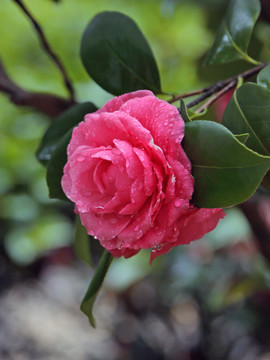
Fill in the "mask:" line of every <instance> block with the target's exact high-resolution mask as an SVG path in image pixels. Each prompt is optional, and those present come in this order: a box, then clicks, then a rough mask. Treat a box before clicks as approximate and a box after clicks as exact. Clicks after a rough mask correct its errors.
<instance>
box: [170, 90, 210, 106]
mask: <svg viewBox="0 0 270 360" xmlns="http://www.w3.org/2000/svg"><path fill="white" fill-rule="evenodd" d="M209 88H210V87H207V88H204V89H199V90H194V91H190V92H187V93H184V94H179V95H175V96H174V97H173V98H171V99H170V100H168V103H169V104H173V103H174V102H176V101H177V100H180V99H184V98H187V97H190V96H194V95H199V94H202V93H204V92H206V91H207V90H208V89H209Z"/></svg>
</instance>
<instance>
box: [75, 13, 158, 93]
mask: <svg viewBox="0 0 270 360" xmlns="http://www.w3.org/2000/svg"><path fill="white" fill-rule="evenodd" d="M81 59H82V62H83V64H84V67H85V69H86V71H87V72H88V74H89V75H90V76H91V77H92V78H93V80H95V82H96V83H98V84H99V85H100V86H101V87H102V88H103V89H105V90H106V91H108V92H109V93H111V94H114V95H121V94H123V93H127V92H131V91H135V90H139V89H149V90H152V91H153V92H154V93H161V87H160V77H159V71H158V68H157V64H156V61H155V59H154V56H153V53H152V51H151V49H150V47H149V45H148V43H147V41H146V39H145V38H144V36H143V34H142V32H141V31H140V29H139V28H138V26H137V25H136V23H135V22H134V21H133V20H132V19H131V18H130V17H128V16H126V15H124V14H121V13H119V12H109V11H106V12H102V13H100V14H98V15H97V16H95V17H94V19H93V20H92V21H91V22H90V23H89V25H88V26H87V28H86V30H85V32H84V34H83V37H82V42H81Z"/></svg>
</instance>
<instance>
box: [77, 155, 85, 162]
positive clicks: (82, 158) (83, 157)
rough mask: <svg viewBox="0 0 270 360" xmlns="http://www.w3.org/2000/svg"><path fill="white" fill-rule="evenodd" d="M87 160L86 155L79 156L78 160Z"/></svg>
mask: <svg viewBox="0 0 270 360" xmlns="http://www.w3.org/2000/svg"><path fill="white" fill-rule="evenodd" d="M84 160H85V156H78V157H77V161H79V162H83V161H84Z"/></svg>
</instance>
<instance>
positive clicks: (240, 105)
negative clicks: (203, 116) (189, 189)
mask: <svg viewBox="0 0 270 360" xmlns="http://www.w3.org/2000/svg"><path fill="white" fill-rule="evenodd" d="M268 74H269V76H268ZM268 81H269V82H270V72H269V69H267V68H265V69H263V70H262V71H261V72H260V74H259V76H258V83H259V84H260V85H257V84H253V83H246V84H244V85H243V86H241V87H240V88H239V89H238V90H237V91H236V92H235V93H234V96H233V97H232V98H231V100H230V101H229V103H228V106H227V107H226V110H225V112H224V116H223V122H222V123H223V125H224V126H226V127H227V128H228V129H229V130H230V131H232V132H233V133H234V134H239V133H243V132H248V133H249V138H248V139H247V141H246V143H245V144H246V146H248V147H249V148H250V149H252V150H255V151H257V152H258V153H260V154H263V155H270V136H269V133H270V122H269V117H270V91H269V90H268V87H267V86H265V84H267V82H268ZM261 84H264V85H261ZM262 184H263V185H264V186H265V187H266V188H268V189H270V174H269V173H268V174H267V175H266V176H265V178H264V180H263V183H262Z"/></svg>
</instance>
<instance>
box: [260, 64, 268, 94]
mask: <svg viewBox="0 0 270 360" xmlns="http://www.w3.org/2000/svg"><path fill="white" fill-rule="evenodd" d="M257 83H258V85H261V86H263V87H265V88H266V89H268V90H270V65H267V66H266V67H265V68H263V69H262V70H261V71H260V72H259V74H258V77H257Z"/></svg>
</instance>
